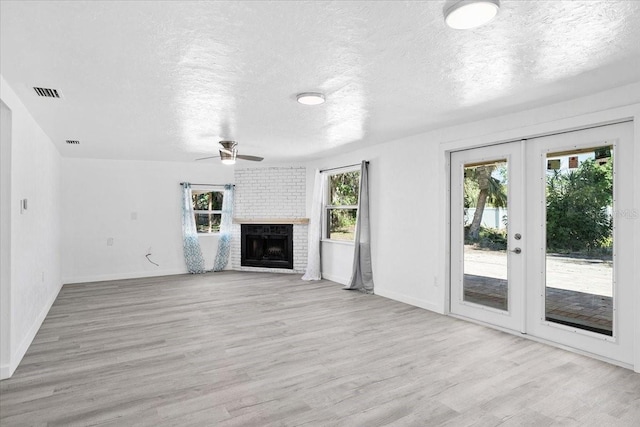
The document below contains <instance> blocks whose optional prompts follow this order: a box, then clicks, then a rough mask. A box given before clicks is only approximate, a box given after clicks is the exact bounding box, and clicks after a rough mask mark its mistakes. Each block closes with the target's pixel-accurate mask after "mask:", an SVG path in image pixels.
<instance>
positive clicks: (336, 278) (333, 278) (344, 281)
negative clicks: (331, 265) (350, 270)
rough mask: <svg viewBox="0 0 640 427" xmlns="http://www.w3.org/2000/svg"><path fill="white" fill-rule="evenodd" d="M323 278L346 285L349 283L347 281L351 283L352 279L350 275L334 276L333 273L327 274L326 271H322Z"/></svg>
mask: <svg viewBox="0 0 640 427" xmlns="http://www.w3.org/2000/svg"><path fill="white" fill-rule="evenodd" d="M322 278H323V279H327V280H331V281H332V282H336V283H339V284H341V285H345V286H346V285H347V283H349V279H350V277H340V276H334V275H332V274H325V273H322Z"/></svg>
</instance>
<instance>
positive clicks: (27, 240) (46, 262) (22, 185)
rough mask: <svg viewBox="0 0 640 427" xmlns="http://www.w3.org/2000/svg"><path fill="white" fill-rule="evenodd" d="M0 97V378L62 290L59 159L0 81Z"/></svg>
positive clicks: (24, 348) (15, 363) (12, 367)
mask: <svg viewBox="0 0 640 427" xmlns="http://www.w3.org/2000/svg"><path fill="white" fill-rule="evenodd" d="M0 97H1V98H2V101H3V102H4V103H5V104H6V105H7V107H8V108H9V109H10V110H11V191H10V194H11V199H10V206H9V208H10V211H11V217H10V219H9V221H10V224H11V226H10V229H11V271H10V289H9V293H10V301H9V305H10V309H9V310H10V314H9V316H10V322H9V326H10V335H11V337H10V340H9V347H10V350H9V353H10V360H9V361H8V364H7V362H6V361H3V363H4V364H3V365H2V367H1V375H2V377H3V378H4V377H8V376H10V375H11V374H12V373H13V371H14V370H15V368H16V367H17V366H18V363H19V362H20V360H22V357H23V356H24V353H25V352H26V351H27V348H28V347H29V345H30V344H31V341H32V340H33V338H34V337H35V334H36V333H37V331H38V329H39V328H40V325H41V324H42V321H43V320H44V318H45V317H46V315H47V313H48V311H49V308H50V307H51V305H52V304H53V301H54V300H55V298H56V296H57V295H58V292H59V291H60V288H61V287H62V281H61V273H60V265H61V259H60V253H61V234H60V222H61V208H60V194H61V191H60V163H61V157H60V154H59V153H58V151H57V149H56V148H55V146H54V145H53V143H52V141H51V140H50V139H49V137H47V135H46V134H45V133H44V132H43V131H42V129H41V128H40V126H39V125H38V124H37V123H36V122H35V120H34V119H33V117H32V116H31V115H30V114H29V112H28V111H27V109H26V108H25V106H24V105H23V104H22V102H21V101H20V100H19V99H18V97H17V96H16V94H15V92H14V91H13V89H11V87H9V85H8V84H7V83H6V81H5V80H4V78H2V77H0ZM3 155H4V150H3ZM3 163H4V162H3ZM21 199H27V200H28V209H27V211H25V212H24V213H21V212H20V204H19V202H20V200H21ZM2 220H3V222H4V221H5V218H4V216H3V219H2ZM3 296H4V293H3ZM5 304H6V303H5ZM5 304H2V309H3V311H4V310H6V308H5ZM2 317H3V318H5V317H6V313H3V316H2Z"/></svg>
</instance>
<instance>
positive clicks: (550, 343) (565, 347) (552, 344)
mask: <svg viewBox="0 0 640 427" xmlns="http://www.w3.org/2000/svg"><path fill="white" fill-rule="evenodd" d="M449 316H451V317H454V318H456V319H460V320H464V321H465V322H470V323H475V324H476V325H479V326H484V327H487V328H490V329H495V330H498V331H500V332H504V333H507V334H510V335H515V336H518V337H522V338H523V339H527V340H531V341H535V342H538V343H540V344H545V345H548V346H549V347H555V348H559V349H561V350H565V351H569V352H571V353H575V354H579V355H581V356H586V357H590V358H592V359H597V360H600V361H602V362H607V363H610V364H612V365H616V366H620V367H623V368H626V369H633V367H632V366H631V365H629V364H626V363H623V362H620V361H618V360H615V359H609V358H607V357H603V356H600V355H599V354H594V353H589V352H588V351H584V350H580V349H577V348H573V347H570V346H568V345H563V344H560V343H557V342H555V341H549V340H546V339H544V338H539V337H536V336H533V335H528V334H524V333H520V332H518V331H513V330H511V329H505V328H501V327H500V326H496V325H492V324H491V323H485V322H482V321H480V320H477V319H473V318H471V317H465V316H461V315H458V314H449Z"/></svg>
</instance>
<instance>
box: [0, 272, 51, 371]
mask: <svg viewBox="0 0 640 427" xmlns="http://www.w3.org/2000/svg"><path fill="white" fill-rule="evenodd" d="M61 289H62V284H60V286H59V287H58V290H57V292H55V293H54V294H53V295H51V298H49V301H47V303H46V304H45V306H44V307H42V310H40V313H38V317H36V319H35V320H34V322H33V324H32V325H31V327H30V328H29V331H28V332H27V334H26V335H25V336H24V337H23V338H22V341H21V342H20V345H18V348H17V349H16V351H15V352H13V354H12V355H11V360H10V361H9V365H2V367H1V368H0V378H1V379H5V378H10V377H11V376H12V375H13V373H14V372H15V371H16V369H17V368H18V365H20V362H22V358H23V357H24V355H25V354H26V353H27V350H28V349H29V346H30V345H31V343H32V342H33V339H34V338H35V337H36V334H37V333H38V331H39V330H40V326H42V322H44V319H45V318H46V317H47V314H49V310H51V306H52V305H53V303H54V302H55V301H56V298H58V294H59V293H60V290H61Z"/></svg>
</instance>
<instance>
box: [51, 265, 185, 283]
mask: <svg viewBox="0 0 640 427" xmlns="http://www.w3.org/2000/svg"><path fill="white" fill-rule="evenodd" d="M188 273H189V272H188V271H187V269H186V267H185V268H184V269H171V270H160V271H158V270H155V271H138V272H131V273H117V274H101V275H95V276H80V277H67V278H64V279H63V280H62V282H63V283H64V284H65V285H70V284H72V283H92V282H106V281H111V280H125V279H140V278H143V277H160V276H175V275H178V274H188Z"/></svg>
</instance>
